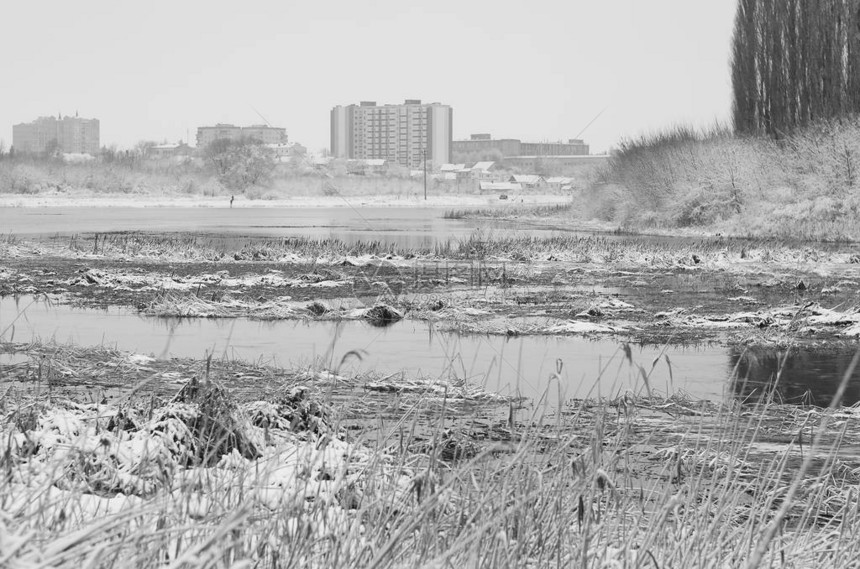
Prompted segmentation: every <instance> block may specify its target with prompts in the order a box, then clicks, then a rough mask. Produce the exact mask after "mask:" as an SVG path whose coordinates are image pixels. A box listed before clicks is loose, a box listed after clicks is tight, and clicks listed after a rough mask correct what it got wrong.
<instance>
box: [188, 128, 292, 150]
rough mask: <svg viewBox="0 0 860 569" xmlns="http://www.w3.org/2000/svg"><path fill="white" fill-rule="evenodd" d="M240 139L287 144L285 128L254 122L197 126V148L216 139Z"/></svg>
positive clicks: (207, 144) (203, 146)
mask: <svg viewBox="0 0 860 569" xmlns="http://www.w3.org/2000/svg"><path fill="white" fill-rule="evenodd" d="M221 138H227V139H230V140H241V139H243V138H253V139H254V140H259V141H260V142H262V143H263V144H287V142H288V141H287V129H285V128H280V127H275V126H266V125H264V124H256V125H252V126H234V125H232V124H216V125H215V126H201V127H198V128H197V148H205V147H206V146H209V145H210V144H212V143H213V142H215V141H216V140H218V139H221Z"/></svg>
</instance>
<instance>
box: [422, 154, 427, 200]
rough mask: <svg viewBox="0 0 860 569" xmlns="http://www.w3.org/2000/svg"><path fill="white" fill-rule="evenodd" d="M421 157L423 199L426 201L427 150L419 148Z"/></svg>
mask: <svg viewBox="0 0 860 569" xmlns="http://www.w3.org/2000/svg"><path fill="white" fill-rule="evenodd" d="M421 159H422V161H423V162H424V201H425V202H426V201H427V150H426V149H425V148H422V149H421Z"/></svg>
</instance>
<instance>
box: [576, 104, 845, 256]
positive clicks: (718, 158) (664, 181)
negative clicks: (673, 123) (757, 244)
mask: <svg viewBox="0 0 860 569" xmlns="http://www.w3.org/2000/svg"><path fill="white" fill-rule="evenodd" d="M858 157H860V122H858V121H857V120H854V119H851V120H847V119H846V120H843V121H832V122H826V123H818V124H816V125H814V126H812V127H809V128H807V129H804V130H800V131H798V132H797V133H795V134H793V135H791V136H789V137H787V138H785V139H783V140H780V141H774V140H771V139H767V138H754V137H747V138H744V137H736V136H733V135H732V134H731V133H730V132H729V131H728V130H726V129H724V128H721V127H716V128H713V129H711V130H707V131H702V132H700V131H695V130H693V129H691V128H688V127H683V126H681V127H675V128H673V129H667V130H665V131H662V132H658V133H655V134H652V135H646V136H642V137H640V138H638V139H634V140H628V141H625V142H624V143H623V144H622V145H621V147H620V149H619V151H618V153H617V154H616V155H614V156H613V158H612V159H611V160H610V163H609V165H608V166H607V168H606V169H605V170H604V171H603V172H602V174H601V176H600V177H599V180H598V181H597V183H595V184H594V185H593V187H592V188H591V190H590V191H589V192H586V195H584V196H583V198H584V202H583V207H584V208H586V210H587V211H588V212H589V213H591V214H593V215H596V216H599V217H601V218H604V219H612V220H614V221H616V222H618V223H621V224H623V225H625V226H627V227H631V228H644V227H668V228H677V227H693V226H696V227H706V228H709V229H710V230H712V231H714V230H715V231H722V232H724V233H732V234H736V235H741V236H771V237H779V238H790V239H795V240H803V239H814V240H840V239H853V240H856V239H858V238H860V234H859V233H858V232H857V227H858V226H860V225H858V220H860V201H858V200H857V198H856V191H855V190H856V189H857V187H858V168H860V162H858Z"/></svg>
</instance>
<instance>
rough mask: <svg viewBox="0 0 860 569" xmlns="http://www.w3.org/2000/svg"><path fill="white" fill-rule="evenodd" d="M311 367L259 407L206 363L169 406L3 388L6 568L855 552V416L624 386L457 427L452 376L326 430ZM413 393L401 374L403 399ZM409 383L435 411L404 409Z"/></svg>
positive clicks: (516, 561) (808, 556)
mask: <svg viewBox="0 0 860 569" xmlns="http://www.w3.org/2000/svg"><path fill="white" fill-rule="evenodd" d="M78 353H79V352H78ZM125 359H126V360H129V361H132V360H133V361H134V362H136V364H137V365H153V364H152V362H151V361H150V360H144V359H143V358H141V357H139V356H134V357H132V356H128V357H126V358H125ZM98 367H100V368H101V367H103V366H98ZM204 369H207V370H208V365H207V367H206V368H204ZM99 373H104V371H103V370H101V371H99ZM848 375H850V373H849V374H848ZM6 377H8V376H6ZM275 377H277V376H275ZM326 377H328V378H329V379H325V378H323V380H321V381H320V382H318V383H317V384H316V387H314V386H313V385H311V386H305V387H303V386H300V385H296V384H286V385H284V386H283V388H281V389H279V390H276V391H275V392H274V393H270V394H269V396H268V397H266V398H265V399H263V400H260V399H257V400H254V399H247V398H246V399H242V400H240V399H237V398H235V397H234V395H233V394H232V393H231V391H230V390H228V389H226V388H224V387H222V386H221V385H220V384H219V383H218V382H217V381H215V380H214V379H212V378H209V377H208V374H207V373H206V372H205V371H203V372H201V374H200V376H199V377H198V378H197V379H196V380H191V381H189V382H186V383H185V384H184V386H183V387H182V388H181V389H180V390H179V391H178V392H175V393H174V395H173V396H172V397H169V398H167V399H158V398H154V397H152V396H143V397H140V396H138V397H134V396H128V397H123V398H120V399H118V400H116V401H114V402H112V403H106V402H103V401H97V400H96V401H86V400H85V399H84V400H78V401H77V402H73V401H69V400H67V399H63V398H61V397H59V396H58V395H56V394H50V395H48V394H42V395H35V394H33V393H32V392H30V394H23V393H19V392H13V391H10V390H9V389H8V388H7V390H6V393H5V396H4V397H3V398H2V399H0V410H2V414H3V422H2V425H0V434H2V440H3V452H2V456H0V472H2V478H0V505H2V514H0V539H2V541H0V545H2V548H0V555H2V557H0V559H2V562H3V566H5V567H10V568H14V569H23V568H27V569H30V568H33V567H71V566H80V567H103V566H104V567H107V566H123V567H164V566H168V567H225V568H226V567H255V566H260V567H345V566H360V567H419V566H422V567H423V566H432V567H448V566H455V567H456V566H468V567H543V566H584V567H625V566H627V567H635V566H641V567H648V566H658V567H739V566H746V567H764V566H780V567H810V566H827V567H852V566H856V565H857V559H858V558H860V542H858V540H857V539H856V537H855V535H854V528H855V527H857V523H858V522H860V519H858V517H860V514H858V508H857V489H856V488H857V485H858V483H860V469H858V466H860V460H858V457H857V455H856V450H855V449H853V447H852V441H853V440H855V439H856V436H858V435H860V412H858V410H857V409H855V408H839V407H838V404H834V405H833V406H832V408H829V409H821V408H812V407H807V408H801V407H790V406H782V405H777V404H774V403H773V402H771V401H769V400H768V398H767V397H765V398H762V403H760V404H757V405H749V406H748V405H742V404H740V403H732V404H727V405H718V404H714V403H706V402H696V401H692V400H690V399H687V398H685V397H683V396H673V397H669V398H665V397H660V396H658V395H656V394H655V395H653V396H647V397H646V396H643V395H637V394H633V393H627V394H621V395H620V396H618V397H613V398H606V397H598V396H595V397H594V398H593V399H589V400H575V401H568V402H567V403H566V405H565V406H564V407H563V408H562V413H556V412H555V411H554V410H553V409H551V408H549V407H544V406H542V405H541V403H540V402H536V403H537V404H536V405H535V406H534V407H533V408H531V409H521V408H520V409H518V408H517V406H516V405H514V403H513V402H511V404H510V407H509V408H508V407H507V406H506V408H505V409H504V413H503V414H501V416H500V417H499V419H498V421H493V420H489V421H487V420H484V421H478V422H475V421H467V422H455V421H453V419H452V418H451V417H447V412H446V409H447V406H448V405H449V404H450V401H449V400H448V399H447V398H446V395H447V394H450V393H453V392H452V391H451V390H449V388H444V389H441V390H440V389H435V388H434V389H432V390H431V392H430V395H427V396H420V395H419V396H418V397H417V398H415V397H413V398H412V399H399V396H398V395H397V393H398V386H397V383H396V382H392V381H390V380H387V381H386V380H380V381H377V382H376V383H379V384H380V385H376V383H373V382H371V384H372V385H374V389H379V390H386V389H388V390H390V391H391V392H392V399H391V402H392V403H393V404H394V405H392V407H391V408H389V409H388V410H387V411H386V412H385V413H384V415H383V414H381V415H380V416H379V417H375V418H374V417H367V419H368V421H369V422H370V423H374V422H376V423H379V424H380V425H381V424H382V423H384V422H388V423H389V427H388V428H387V429H384V431H385V432H386V433H388V434H387V435H384V436H382V437H381V438H377V439H374V440H373V442H369V443H368V444H365V443H363V442H362V437H361V436H360V435H356V434H354V433H347V432H344V430H343V429H341V428H340V426H339V424H338V422H337V420H336V419H335V417H336V415H337V408H336V406H334V405H332V404H329V403H327V402H326V393H327V392H328V393H330V392H332V391H336V390H337V385H338V383H339V380H338V381H337V382H335V383H332V382H333V381H334V378H335V377H336V376H333V375H330V374H329V375H327V376H326ZM844 388H845V385H844V384H843V385H842V387H841V389H844ZM414 389H416V384H414V383H409V382H407V383H405V384H404V385H403V390H402V391H401V394H405V393H410V392H412V390H414ZM417 389H419V390H420V385H418V386H417ZM595 389H596V390H599V386H596V387H595ZM141 393H142V392H141ZM423 397H429V398H431V399H432V405H430V406H429V407H428V408H429V409H431V410H432V412H431V413H430V414H427V415H424V417H425V420H424V421H423V422H422V421H419V420H418V419H417V418H416V415H415V410H416V408H418V407H421V406H422V405H421V402H422V401H428V400H427V399H423ZM398 401H402V402H404V403H406V404H398V403H397V402H398Z"/></svg>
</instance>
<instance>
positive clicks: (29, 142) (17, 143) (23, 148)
mask: <svg viewBox="0 0 860 569" xmlns="http://www.w3.org/2000/svg"><path fill="white" fill-rule="evenodd" d="M12 146H14V147H15V151H16V152H24V153H36V152H45V151H46V150H50V149H52V148H56V150H57V151H59V152H63V153H66V154H92V155H93V156H94V155H96V154H98V152H99V121H98V119H82V118H80V117H78V116H74V117H61V116H57V117H39V118H38V119H36V120H34V121H33V122H29V123H21V124H16V125H12Z"/></svg>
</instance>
